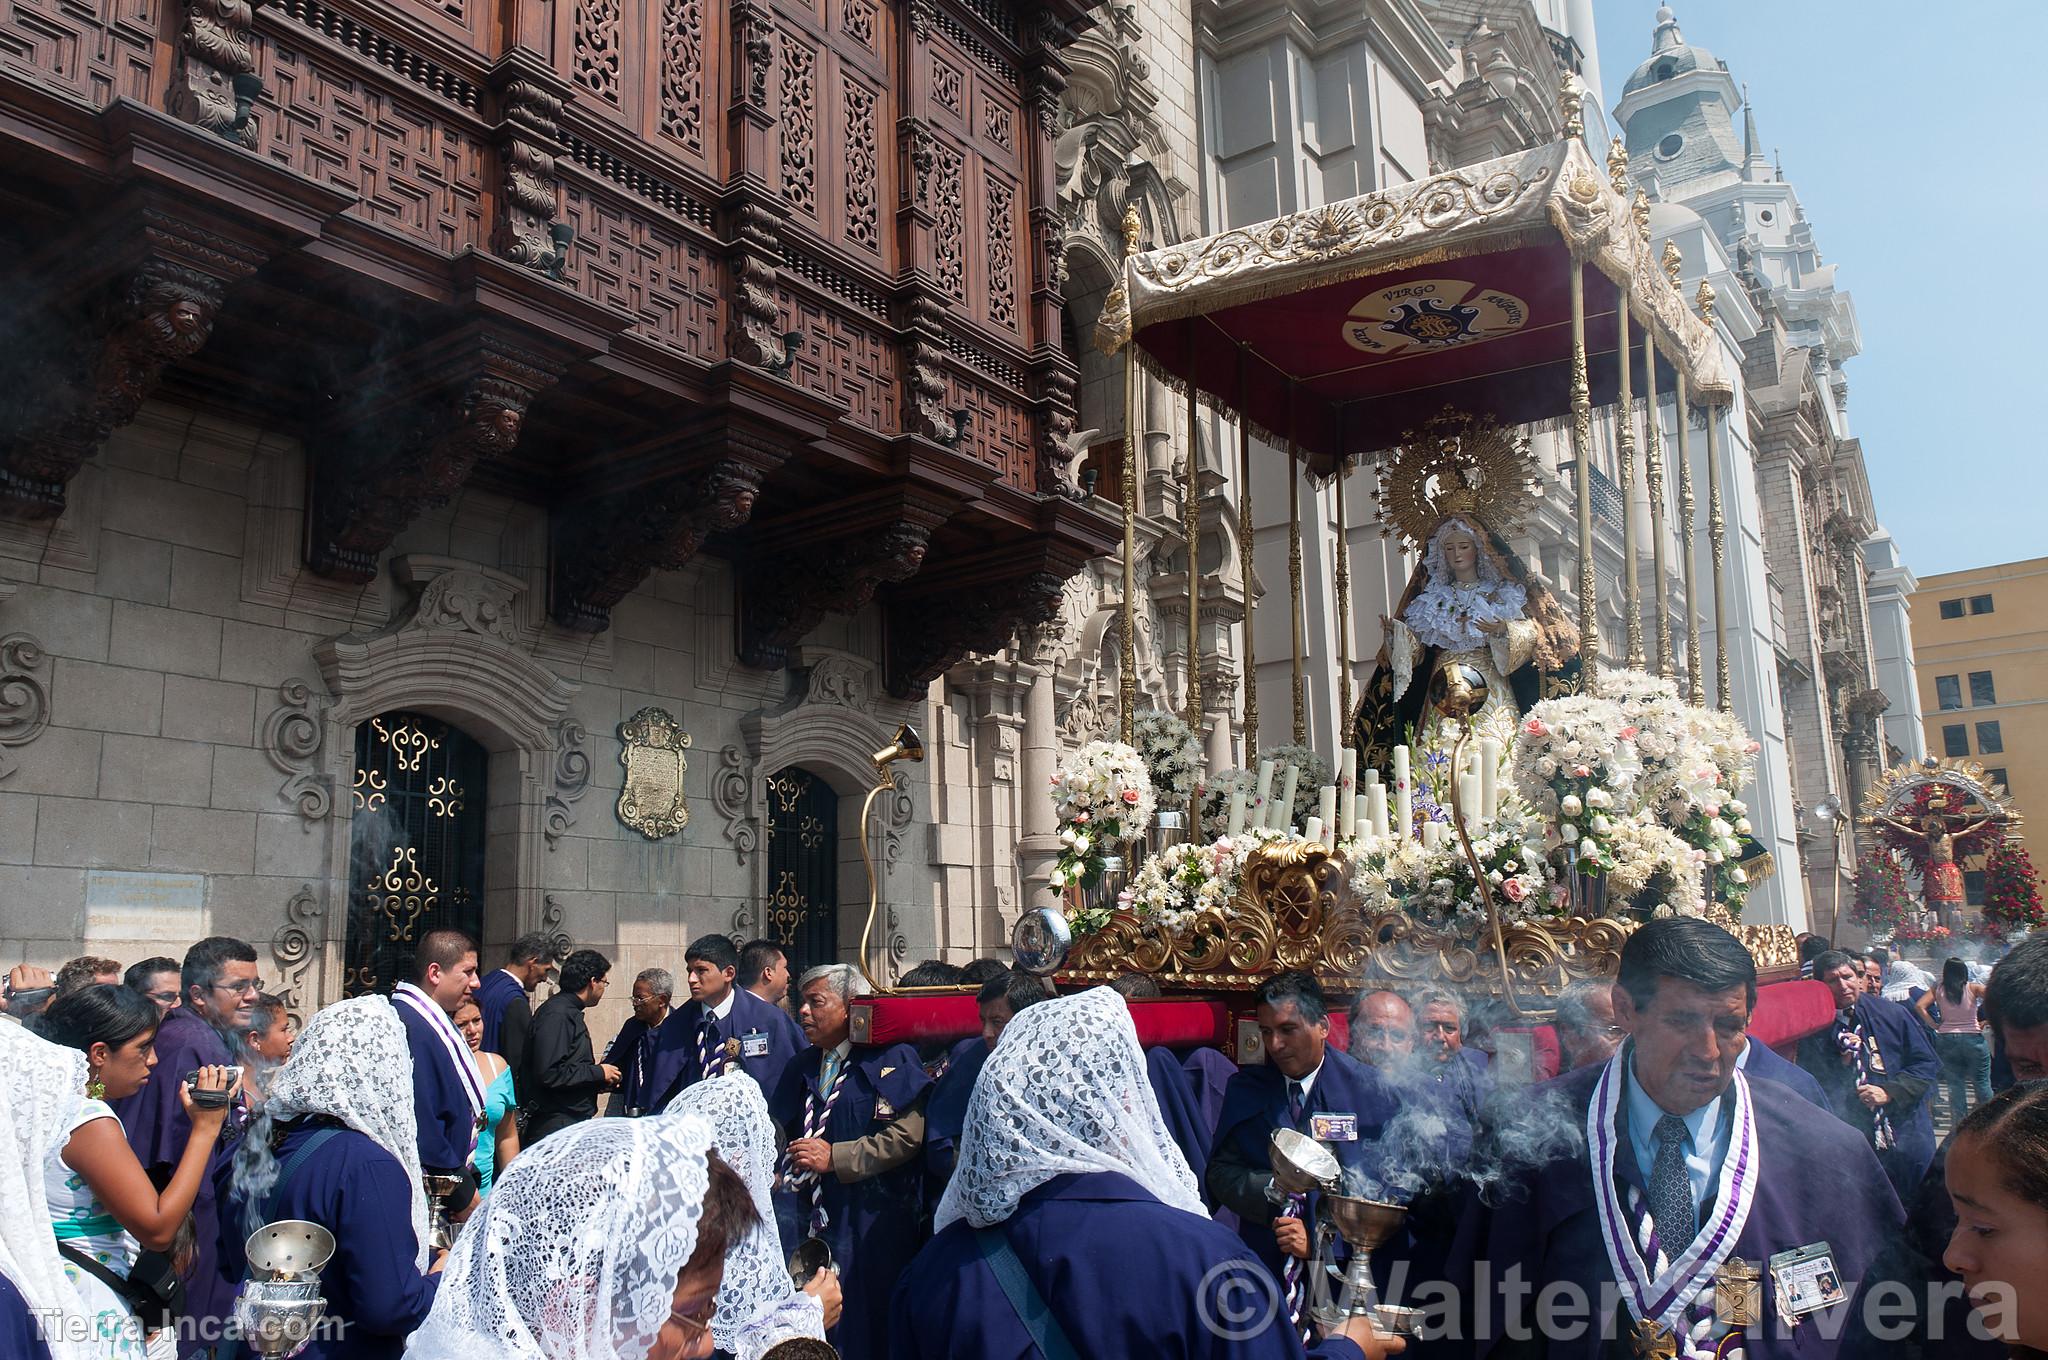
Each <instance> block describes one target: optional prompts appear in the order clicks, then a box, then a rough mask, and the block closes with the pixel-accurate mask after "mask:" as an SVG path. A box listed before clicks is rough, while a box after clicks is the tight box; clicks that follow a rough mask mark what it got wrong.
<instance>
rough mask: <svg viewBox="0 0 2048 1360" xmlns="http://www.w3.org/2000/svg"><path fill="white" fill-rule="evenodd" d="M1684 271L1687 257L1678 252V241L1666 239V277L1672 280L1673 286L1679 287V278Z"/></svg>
mask: <svg viewBox="0 0 2048 1360" xmlns="http://www.w3.org/2000/svg"><path fill="white" fill-rule="evenodd" d="M1684 272H1685V257H1684V256H1683V255H1680V254H1679V253H1678V243H1677V242H1676V241H1671V240H1666V241H1665V242H1664V277H1665V278H1667V279H1669V280H1671V286H1672V287H1673V288H1676V287H1678V280H1679V278H1680V276H1681V275H1683V274H1684Z"/></svg>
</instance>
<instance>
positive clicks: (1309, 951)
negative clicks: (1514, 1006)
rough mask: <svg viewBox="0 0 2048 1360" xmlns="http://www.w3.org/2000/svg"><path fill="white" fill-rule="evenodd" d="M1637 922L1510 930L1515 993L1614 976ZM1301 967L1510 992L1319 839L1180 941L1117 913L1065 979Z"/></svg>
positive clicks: (1386, 981) (1497, 975) (1265, 853)
mask: <svg viewBox="0 0 2048 1360" xmlns="http://www.w3.org/2000/svg"><path fill="white" fill-rule="evenodd" d="M1707 918H1708V919H1709V920H1712V921H1714V922H1715V924H1717V925H1720V926H1722V927H1724V928H1726V929H1728V930H1729V931H1730V932H1732V933H1733V934H1734V935H1735V936H1736V937H1737V938H1738V939H1740V940H1741V941H1742V942H1743V944H1744V946H1745V947H1747V948H1748V949H1749V952H1750V953H1751V955H1752V956H1754V957H1755V959H1756V963H1757V970H1758V972H1759V973H1762V974H1766V975H1769V974H1773V973H1789V972H1791V971H1794V970H1796V969H1797V968H1798V964H1799V948H1798V942H1797V940H1796V938H1795V937H1794V935H1793V932H1792V928H1791V927H1790V926H1783V925H1767V926H1745V925H1739V924H1737V923H1736V922H1735V921H1734V919H1733V918H1732V917H1730V916H1728V915H1727V913H1726V912H1725V911H1723V910H1721V909H1720V908H1718V907H1716V908H1714V909H1713V910H1710V911H1709V912H1708V913H1707ZM1636 925H1637V922H1635V921H1633V920H1626V919H1617V918H1612V917H1598V918H1588V917H1578V916H1575V917H1572V918H1570V919H1567V920H1556V921H1541V922H1537V921H1523V922H1517V923H1514V924H1510V925H1504V926H1503V928H1502V939H1503V942H1504V945H1505V949H1506V954H1507V958H1508V966H1509V967H1511V968H1512V969H1513V970H1514V979H1515V986H1516V990H1517V991H1518V992H1520V993H1522V994H1524V995H1533V994H1537V993H1541V994H1544V995H1549V996H1554V995H1556V994H1557V993H1558V992H1560V991H1562V990H1563V989H1564V988H1566V987H1568V986H1570V985H1571V984H1572V983H1574V982H1579V981H1583V980H1592V979H1601V978H1612V977H1613V976H1614V975H1615V973H1616V972H1617V971H1618V970H1619V969H1620V966H1621V948H1622V945H1623V944H1624V943H1626V942H1627V940H1628V937H1629V934H1630V933H1631V932H1632V931H1633V930H1634V929H1635V928H1636ZM1295 969H1301V970H1306V971H1308V972H1312V973H1314V974H1315V975H1316V976H1317V977H1318V978H1319V979H1320V980H1321V981H1322V982H1323V983H1324V984H1325V985H1326V986H1329V987H1330V988H1332V989H1333V990H1337V991H1347V992H1348V991H1352V990H1363V989H1367V988H1370V987H1374V986H1412V985H1417V984H1421V983H1442V984H1446V985H1449V986H1455V987H1461V988H1468V989H1470V988H1477V989H1479V990H1483V991H1488V992H1493V993H1501V992H1503V991H1504V982H1503V980H1502V977H1501V962H1500V959H1499V957H1498V956H1497V955H1496V954H1495V952H1494V949H1493V945H1492V941H1491V939H1490V938H1488V937H1487V935H1486V934H1485V933H1484V932H1482V933H1481V934H1480V935H1479V936H1477V937H1466V936H1461V935H1458V934H1455V933H1453V932H1451V931H1447V930H1442V929H1438V928H1436V927H1433V926H1431V925H1429V924H1428V923H1426V922H1423V921H1419V920H1417V919H1416V918H1414V917H1413V916H1410V915H1408V914H1407V913H1406V912H1402V911H1398V910H1390V911H1376V912H1367V911H1366V909H1365V906H1364V904H1363V903H1362V902H1361V901H1360V899H1359V897H1358V895H1357V894H1356V893H1354V892H1353V891H1352V888H1351V879H1350V865H1349V863H1348V862H1347V861H1346V859H1345V858H1344V856H1343V855H1341V854H1338V853H1335V852H1332V851H1329V850H1326V849H1324V848H1323V847H1322V846H1321V845H1319V844H1316V843H1315V842H1312V841H1279V842H1274V843H1272V844H1269V845H1266V846H1263V847H1261V848H1260V849H1258V850H1256V851H1254V852H1253V853H1252V856H1251V858H1250V860H1249V862H1248V863H1247V864H1246V866H1245V879H1244V887H1243V889H1242V890H1241V891H1240V892H1239V894H1238V896H1237V899H1236V901H1235V902H1234V903H1232V907H1231V911H1230V913H1229V914H1228V915H1227V916H1226V915H1225V914H1223V913H1221V912H1217V911H1205V912H1200V913H1198V914H1197V915H1196V916H1195V917H1194V919H1193V920H1192V921H1191V922H1190V923H1189V924H1188V926H1187V927H1186V928H1185V929H1184V930H1182V931H1181V932H1179V933H1178V934H1175V933H1170V932H1168V931H1165V930H1163V929H1161V928H1160V927H1159V926H1158V925H1157V924H1156V923H1153V922H1149V921H1145V920H1142V919H1140V918H1138V917H1135V916H1133V915H1131V914H1130V913H1129V912H1117V913H1116V914H1115V915H1113V916H1111V917H1110V920H1109V923H1108V924H1107V925H1106V926H1104V927H1103V928H1102V929H1101V930H1099V931H1096V932H1095V933H1094V934H1091V935H1088V936H1085V937H1083V938H1081V939H1079V940H1077V941H1075V944H1074V949H1073V953H1072V954H1071V956H1070V957H1069V961H1068V966H1067V967H1066V969H1064V970H1063V971H1062V973H1061V974H1060V977H1061V980H1062V981H1063V982H1066V983H1069V984H1077V983H1093V982H1108V981H1111V980H1113V979H1115V978H1117V977H1120V976H1122V975H1123V974H1125V973H1145V974H1148V975H1150V976H1151V977H1152V978H1153V979H1154V980H1155V981H1157V982H1158V983H1159V984H1160V985H1161V986H1162V987H1166V988H1170V989H1186V990H1212V991H1216V990H1220V991H1250V990H1252V989H1253V988H1255V987H1257V986H1258V985H1259V984H1260V983H1261V982H1263V981H1265V979H1267V978H1269V977H1271V976H1273V975H1274V974H1275V973H1281V972H1287V971H1290V970H1295Z"/></svg>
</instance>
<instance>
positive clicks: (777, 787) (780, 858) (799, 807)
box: [762, 765, 839, 968]
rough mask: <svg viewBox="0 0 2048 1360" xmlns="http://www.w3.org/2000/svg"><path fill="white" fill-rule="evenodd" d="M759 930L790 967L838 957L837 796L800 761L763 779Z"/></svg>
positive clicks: (830, 960)
mask: <svg viewBox="0 0 2048 1360" xmlns="http://www.w3.org/2000/svg"><path fill="white" fill-rule="evenodd" d="M762 912H763V916H764V919H765V926H764V931H765V935H766V937H767V938H768V939H771V940H774V941H775V942H776V943H778V944H780V945H782V946H783V947H784V948H785V949H787V950H789V951H790V955H791V958H790V962H791V964H792V965H793V966H795V967H800V968H809V967H811V966H812V965H814V964H820V963H832V962H834V961H836V960H837V959H838V957H839V795H838V794H836V793H834V792H833V791H832V786H831V785H830V784H827V783H826V782H825V781H824V780H822V779H820V778H819V777H818V776H816V775H814V774H812V773H811V772H810V771H809V770H806V769H804V768H802V767H801V766H797V765H792V766H790V767H789V768H787V769H785V770H783V771H781V772H780V773H779V774H775V775H771V776H769V779H768V897H767V899H766V901H765V902H764V903H763V904H762Z"/></svg>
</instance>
